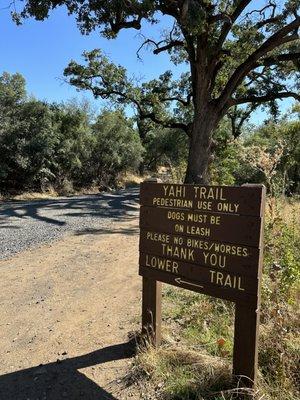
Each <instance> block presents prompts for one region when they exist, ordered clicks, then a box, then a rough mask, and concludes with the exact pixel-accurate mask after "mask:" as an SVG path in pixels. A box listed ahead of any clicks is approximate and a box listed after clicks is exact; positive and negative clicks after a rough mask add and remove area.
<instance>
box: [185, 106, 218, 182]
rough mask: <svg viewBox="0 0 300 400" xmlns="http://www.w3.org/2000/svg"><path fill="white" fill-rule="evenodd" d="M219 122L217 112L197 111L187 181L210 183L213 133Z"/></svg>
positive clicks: (192, 133)
mask: <svg viewBox="0 0 300 400" xmlns="http://www.w3.org/2000/svg"><path fill="white" fill-rule="evenodd" d="M218 122H219V118H218V115H217V113H216V112H214V111H212V110H208V109H207V108H206V109H205V111H203V112H201V114H200V113H199V114H198V116H197V113H196V115H195V119H194V122H193V127H192V131H191V135H190V148H189V157H188V165H187V171H186V176H185V183H198V184H203V185H206V184H209V181H210V177H209V165H210V163H211V159H212V154H211V150H212V135H213V132H214V130H215V129H216V127H217V125H218Z"/></svg>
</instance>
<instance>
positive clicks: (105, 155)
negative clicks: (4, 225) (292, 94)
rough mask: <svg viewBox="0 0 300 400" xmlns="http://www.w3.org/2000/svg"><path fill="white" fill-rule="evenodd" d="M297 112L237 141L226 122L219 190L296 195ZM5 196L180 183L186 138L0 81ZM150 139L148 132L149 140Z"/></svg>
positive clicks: (0, 168)
mask: <svg viewBox="0 0 300 400" xmlns="http://www.w3.org/2000/svg"><path fill="white" fill-rule="evenodd" d="M298 114H299V112H298V113H297V110H296V109H295V110H294V113H292V114H290V115H287V116H285V117H283V118H282V119H281V120H279V121H278V122H269V123H266V124H265V125H263V126H261V127H253V126H246V127H245V128H244V132H243V134H242V135H241V136H240V137H237V138H236V139H234V138H233V136H232V131H231V124H230V121H229V120H228V119H226V118H225V119H224V120H223V122H222V123H221V124H220V126H219V128H218V130H217V131H216V132H215V143H216V147H215V151H214V158H213V160H212V163H211V166H210V173H211V180H212V183H214V184H225V185H228V184H229V185H231V184H237V185H240V184H243V183H246V182H254V183H265V184H266V185H267V187H268V190H269V192H271V193H272V195H279V194H287V195H293V194H297V193H298V194H299V191H300V187H299V182H300V179H299V176H300V143H299V140H298V138H299V132H300V122H299V115H298ZM0 121H1V126H0V194H2V195H6V194H19V193H23V192H28V191H35V192H47V191H51V192H58V193H60V194H70V193H73V192H74V191H75V190H77V191H78V190H82V189H85V188H89V187H93V186H94V187H96V188H98V189H100V190H103V189H105V188H107V187H115V186H117V185H118V182H119V179H120V177H121V176H122V175H124V174H126V173H134V174H137V173H138V174H141V175H142V176H143V174H144V173H145V172H147V173H148V174H150V175H154V174H156V172H157V170H158V169H159V167H161V166H164V167H165V168H166V169H167V171H169V173H170V174H171V177H169V175H168V179H171V180H172V181H173V182H175V181H178V182H182V180H183V179H184V175H185V172H186V162H187V155H188V140H187V139H188V138H187V135H185V134H183V133H182V132H181V131H180V130H174V129H173V130H171V129H166V128H161V127H159V126H157V125H155V124H151V125H150V126H148V127H147V129H146V130H145V127H144V126H143V125H141V121H139V120H138V118H137V117H136V116H134V117H131V118H129V117H128V116H126V114H125V111H124V109H122V108H117V109H116V108H115V107H113V106H111V108H110V109H108V108H106V109H102V110H101V111H100V112H95V110H94V109H93V107H92V106H91V105H90V104H89V103H88V102H86V101H83V102H82V103H78V102H75V101H69V102H66V103H61V104H54V103H50V104H49V103H46V102H43V101H40V100H37V99H35V98H33V97H30V96H28V94H27V93H26V88H25V80H24V78H23V77H22V75H20V74H14V75H11V74H8V73H4V74H2V76H0ZM145 132H146V133H145Z"/></svg>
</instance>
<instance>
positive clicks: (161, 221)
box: [140, 206, 261, 247]
mask: <svg viewBox="0 0 300 400" xmlns="http://www.w3.org/2000/svg"><path fill="white" fill-rule="evenodd" d="M140 228H141V229H148V230H152V231H154V232H164V233H172V234H182V235H184V236H189V237H194V238H205V239H213V240H215V241H219V242H227V243H237V244H240V245H246V246H254V247H259V244H260V229H261V218H260V217H248V216H243V215H242V216H240V215H228V214H221V213H208V212H206V213H202V212H196V211H193V210H192V211H187V210H178V209H177V210H176V209H174V208H169V209H167V208H158V207H144V206H142V207H141V211H140Z"/></svg>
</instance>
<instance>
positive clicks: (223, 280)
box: [139, 181, 265, 387]
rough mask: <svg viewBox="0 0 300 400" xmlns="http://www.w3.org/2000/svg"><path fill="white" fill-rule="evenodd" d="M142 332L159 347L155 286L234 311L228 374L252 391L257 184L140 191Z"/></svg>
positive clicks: (259, 231)
mask: <svg viewBox="0 0 300 400" xmlns="http://www.w3.org/2000/svg"><path fill="white" fill-rule="evenodd" d="M140 203H141V211H140V229H141V233H140V261H139V264H140V267H139V273H140V275H142V276H143V315H142V327H143V328H142V329H143V333H144V334H147V335H148V336H149V337H150V338H151V341H152V342H153V344H154V345H156V346H158V345H159V344H160V340H161V282H165V283H169V284H171V285H174V286H179V287H182V288H185V289H188V290H193V291H195V292H198V293H204V294H207V295H210V296H213V297H217V298H221V299H225V300H230V301H233V302H234V303H235V304H236V313H235V335H234V354H233V374H234V375H237V376H239V377H241V379H242V380H243V383H244V385H246V386H249V387H251V386H253V385H254V384H255V380H256V373H257V359H258V326H259V308H260V283H261V272H262V250H263V217H264V204H265V187H264V186H263V185H245V186H242V187H233V186H228V187H227V186H199V185H177V184H163V183H155V182H153V181H149V182H147V181H146V182H144V183H142V184H141V191H140Z"/></svg>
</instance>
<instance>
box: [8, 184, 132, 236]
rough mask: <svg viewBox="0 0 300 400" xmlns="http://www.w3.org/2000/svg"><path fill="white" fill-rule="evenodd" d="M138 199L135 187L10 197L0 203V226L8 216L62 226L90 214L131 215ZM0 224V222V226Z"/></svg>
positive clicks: (98, 216)
mask: <svg viewBox="0 0 300 400" xmlns="http://www.w3.org/2000/svg"><path fill="white" fill-rule="evenodd" d="M138 201H139V188H137V187H135V188H130V189H126V190H120V191H118V192H115V193H105V194H95V195H88V196H72V197H66V198H60V199H54V200H39V201H31V202H24V201H10V202H1V203H0V227H1V228H3V227H4V226H3V225H4V224H5V225H6V226H7V225H8V223H9V221H10V219H11V218H13V219H14V220H15V221H18V220H19V221H20V222H22V221H25V220H26V219H29V220H30V219H31V220H36V221H41V222H44V223H47V224H50V225H55V226H66V225H68V224H69V223H70V222H72V219H75V218H83V217H92V218H95V219H97V218H99V219H101V218H102V219H106V218H110V219H112V220H116V221H118V220H120V218H123V219H124V218H128V219H130V218H134V215H133V214H134V213H135V212H136V211H137V208H138ZM1 225H2V226H1Z"/></svg>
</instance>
